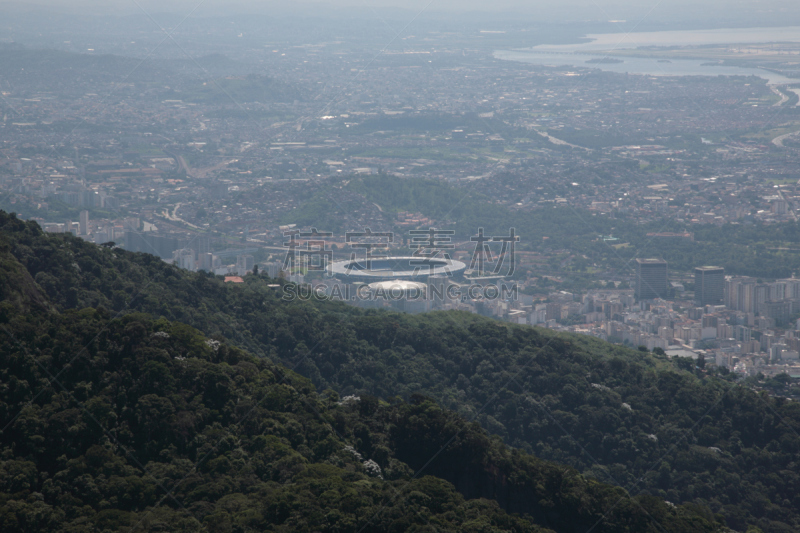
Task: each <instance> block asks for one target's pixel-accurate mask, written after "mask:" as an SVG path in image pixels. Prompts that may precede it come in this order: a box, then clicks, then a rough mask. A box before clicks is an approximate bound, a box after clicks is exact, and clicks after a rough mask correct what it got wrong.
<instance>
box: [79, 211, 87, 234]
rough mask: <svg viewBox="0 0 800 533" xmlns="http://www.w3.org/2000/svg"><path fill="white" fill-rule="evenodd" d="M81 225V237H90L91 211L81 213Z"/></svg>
mask: <svg viewBox="0 0 800 533" xmlns="http://www.w3.org/2000/svg"><path fill="white" fill-rule="evenodd" d="M79 224H80V232H81V235H89V211H85V210H84V211H81V215H80V222H79Z"/></svg>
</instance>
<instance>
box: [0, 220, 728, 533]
mask: <svg viewBox="0 0 800 533" xmlns="http://www.w3.org/2000/svg"><path fill="white" fill-rule="evenodd" d="M2 216H3V226H4V228H3V231H2V232H0V269H2V274H3V276H2V280H3V286H2V298H3V300H2V303H0V306H2V314H0V384H1V385H2V387H1V388H0V420H2V421H3V424H4V426H3V428H2V431H1V432H0V530H1V531H4V532H6V531H8V532H14V531H25V532H41V531H198V530H206V531H213V532H245V531H309V532H311V531H326V532H344V531H354V532H355V531H364V532H366V531H375V532H384V531H397V532H401V531H474V532H490V531H498V532H499V531H512V532H545V531H558V532H572V531H576V532H577V531H586V530H589V529H590V528H593V530H594V531H602V532H609V533H610V532H618V531H652V532H656V531H668V532H675V533H678V532H690V531H692V532H693V531H708V532H712V531H721V530H722V526H721V522H720V521H719V520H720V518H719V517H715V516H714V515H713V513H711V512H710V510H709V509H707V508H703V507H702V506H697V505H692V504H690V505H685V506H678V507H676V506H675V505H673V504H669V503H667V502H664V501H663V500H662V499H660V498H657V497H652V496H648V495H638V496H635V497H629V496H628V495H627V494H626V493H625V491H623V490H622V489H620V488H618V487H613V486H611V485H608V484H604V483H600V482H598V481H596V480H593V479H591V478H586V477H585V476H582V475H581V474H580V473H579V472H577V471H576V470H574V469H572V468H568V467H567V468H565V467H563V466H561V465H556V464H553V463H548V462H545V461H542V460H540V459H537V458H535V457H532V456H530V455H527V454H525V453H520V452H519V451H518V450H514V449H511V448H509V447H507V446H506V445H504V444H503V443H502V442H501V441H500V439H498V438H497V437H489V435H488V434H487V433H486V432H485V430H483V429H482V428H480V426H478V425H477V424H470V423H467V422H466V421H464V420H463V419H462V418H461V417H459V416H458V415H457V414H455V413H452V412H447V411H445V410H442V409H441V408H440V407H438V406H437V405H436V404H435V403H433V402H431V401H430V400H428V399H426V398H424V397H422V396H414V397H413V398H411V403H406V402H403V401H402V400H400V399H399V398H396V397H395V398H390V399H389V401H382V400H380V399H378V398H376V397H374V396H367V395H365V396H362V397H345V398H340V397H339V395H338V394H337V393H336V392H334V391H332V390H326V391H324V392H323V393H322V394H317V392H316V391H315V389H314V387H313V385H312V384H311V382H310V381H309V380H308V379H305V378H303V377H301V376H299V375H297V374H295V373H294V372H292V371H290V370H288V369H286V368H285V367H283V366H281V365H279V364H275V363H273V362H271V361H269V360H268V359H266V358H259V357H255V356H253V355H250V354H248V353H246V352H245V351H243V350H241V349H239V348H237V347H235V346H232V345H229V344H228V343H226V342H225V340H224V339H223V338H221V337H219V338H209V337H207V336H206V335H203V334H202V333H201V332H200V331H198V330H196V329H194V328H192V327H190V326H187V325H185V324H182V323H180V322H173V321H170V320H167V319H166V318H163V317H162V318H155V317H152V316H151V315H148V314H145V313H140V312H131V313H127V314H124V315H121V316H115V315H114V313H112V312H111V311H110V310H108V309H107V308H105V307H103V306H101V305H98V306H97V307H96V308H91V307H81V306H79V305H78V306H76V307H77V308H74V309H59V308H63V307H64V306H65V305H68V304H70V303H74V302H75V301H77V302H78V303H80V301H81V298H82V297H83V296H84V293H83V292H82V291H80V290H79V291H78V294H77V300H76V294H75V291H73V290H72V289H75V288H76V286H69V285H66V286H64V285H58V286H60V287H62V288H66V289H67V293H66V294H67V300H65V302H60V301H59V300H58V299H56V300H50V299H49V298H48V296H47V295H46V294H45V289H43V288H42V287H41V285H40V283H39V282H41V281H42V280H43V279H44V278H43V276H40V274H41V273H42V270H39V271H38V272H36V274H35V275H34V276H31V275H30V274H31V272H29V271H28V270H27V269H26V268H25V267H24V266H23V265H21V264H20V263H19V262H18V261H17V259H16V257H15V255H16V253H19V252H20V251H21V250H22V247H23V246H24V247H26V249H27V250H30V251H31V252H32V253H33V255H30V254H28V255H26V258H27V261H32V260H33V259H34V258H36V257H39V259H40V262H39V263H37V264H38V265H39V266H40V267H43V266H45V265H47V264H49V263H48V261H47V260H43V257H42V256H40V255H37V253H41V252H43V251H44V249H46V248H47V247H51V248H52V250H53V251H56V250H57V252H56V253H61V254H66V255H67V256H71V257H70V259H73V260H75V261H74V263H66V264H63V265H62V266H66V268H70V269H72V270H74V271H76V272H82V271H90V272H92V276H95V277H96V279H97V281H98V283H100V284H102V283H103V280H106V279H110V280H112V281H113V279H114V278H117V279H118V278H119V272H118V271H115V270H113V269H110V268H104V267H102V266H100V264H99V263H97V262H95V264H94V265H91V264H90V261H95V260H97V259H99V258H103V257H106V258H109V259H110V258H111V257H116V256H117V254H119V252H113V251H110V250H101V249H97V248H88V247H87V248H83V245H82V243H80V241H78V240H76V239H69V238H68V239H66V240H63V239H62V238H60V237H56V238H53V237H52V236H47V235H43V234H42V233H41V232H40V231H39V229H38V227H37V226H36V225H34V224H23V223H21V222H19V221H17V220H15V219H13V218H11V217H7V216H6V215H2ZM11 252H16V253H11ZM121 255H125V254H121ZM141 257H142V256H139V258H141ZM121 261H123V260H121V259H119V258H117V261H116V264H117V265H118V266H119V265H121ZM81 265H83V266H81ZM159 268H161V269H162V270H161V271H162V272H166V271H174V272H175V273H176V279H177V280H180V279H184V280H186V279H190V277H187V276H186V274H185V273H181V272H179V271H177V270H175V269H174V268H173V267H169V266H166V265H163V264H162V265H159ZM154 270H157V269H154ZM79 277H82V276H81V275H79ZM37 279H38V280H39V281H36V280H37ZM82 279H86V278H82ZM167 285H168V284H167ZM221 290H227V288H222V289H221ZM57 293H58V291H56V294H57ZM506 510H508V511H510V512H512V513H518V514H519V515H511V514H509V513H508V512H507V511H506ZM520 515H521V516H520Z"/></svg>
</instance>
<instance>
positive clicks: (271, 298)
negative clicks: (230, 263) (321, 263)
mask: <svg viewBox="0 0 800 533" xmlns="http://www.w3.org/2000/svg"><path fill="white" fill-rule="evenodd" d="M0 228H2V251H3V254H4V259H3V262H2V264H0V268H1V269H2V273H3V275H2V276H0V297H2V299H3V302H2V303H0V320H5V321H8V320H11V319H12V317H14V316H15V313H17V312H18V310H19V309H20V308H26V307H27V308H34V307H35V308H42V309H48V310H49V312H53V313H56V312H58V313H64V312H68V311H69V310H73V309H83V308H88V307H91V308H94V309H100V308H104V309H107V310H108V313H109V314H110V315H112V316H113V315H120V316H124V315H126V314H129V313H132V312H140V313H142V312H143V313H148V314H151V315H153V316H156V317H164V319H166V320H169V321H179V322H183V323H186V324H188V325H190V326H192V327H194V328H197V330H199V331H201V332H203V334H204V335H206V336H209V337H213V338H216V339H218V340H220V341H224V342H225V343H227V344H229V345H231V346H238V347H239V348H242V349H246V350H248V351H249V352H250V353H252V354H253V355H255V356H258V357H260V358H262V359H263V360H267V361H272V362H273V364H275V363H277V364H283V365H285V366H287V367H289V368H291V369H293V370H294V371H296V372H298V373H299V374H302V375H303V376H305V377H306V378H308V379H310V381H311V382H312V383H313V384H314V385H315V386H316V387H317V389H318V390H326V389H332V390H335V391H337V393H338V394H340V395H342V396H346V395H359V396H366V395H372V396H376V397H379V398H383V399H384V400H388V399H390V398H394V397H399V398H401V399H404V400H406V401H408V400H410V399H411V398H412V397H413V396H414V395H420V394H421V395H424V396H427V397H429V398H431V399H432V400H434V401H436V402H437V404H438V405H440V406H441V407H442V408H446V409H451V410H453V411H455V412H457V413H458V414H459V415H460V416H462V417H464V418H465V419H466V420H470V421H476V422H478V423H479V424H480V425H481V426H483V428H485V429H486V430H488V431H489V432H490V433H492V434H494V435H497V436H499V437H501V438H502V440H503V441H504V442H505V443H506V444H507V445H511V446H513V447H514V448H515V449H518V450H521V451H523V452H524V453H534V454H536V455H537V456H538V457H540V458H541V459H545V460H553V461H557V462H559V463H563V464H566V465H569V466H570V467H571V468H574V469H576V471H577V472H579V473H580V474H581V475H582V476H583V477H584V478H585V479H595V480H598V481H600V482H603V483H611V484H614V485H618V486H621V487H624V488H626V489H627V490H629V491H630V492H631V493H632V494H637V495H641V496H642V497H644V496H648V497H652V498H656V499H657V500H658V501H665V500H666V501H670V502H673V503H675V504H679V505H680V504H692V505H699V506H700V507H701V508H707V509H710V512H712V513H715V514H717V515H721V516H723V517H724V520H725V522H726V523H727V525H728V526H729V527H731V528H733V529H735V530H738V531H745V530H746V529H747V528H748V527H749V526H757V527H759V528H761V530H762V531H764V532H782V531H795V530H797V529H798V528H799V527H800V496H798V494H799V493H798V491H797V487H798V486H799V485H800V475H798V473H797V465H798V464H800V463H799V461H800V438H799V437H798V433H797V430H798V428H800V406H798V405H797V404H796V403H795V402H790V401H786V400H783V399H781V398H776V397H770V396H768V395H767V394H766V393H757V392H754V391H752V390H751V389H750V388H749V387H747V386H745V385H743V384H739V383H737V382H736V380H734V378H733V376H731V375H725V376H723V375H716V374H709V373H707V372H705V371H701V370H699V369H696V368H693V365H691V364H690V365H688V366H685V365H684V364H683V362H682V361H681V362H679V364H678V365H676V364H675V363H674V362H671V361H668V360H666V359H665V358H659V357H658V356H656V355H654V354H649V353H646V352H640V351H634V350H629V349H626V348H623V347H619V346H615V345H612V344H609V343H605V342H602V341H599V340H596V339H592V338H590V337H584V336H575V335H564V334H556V333H554V332H551V331H549V330H543V329H540V328H530V327H523V326H515V325H510V324H505V323H500V322H496V321H493V320H490V319H486V318H483V317H479V316H476V315H470V314H465V313H455V312H447V313H431V314H426V315H404V314H397V313H389V312H376V311H364V310H360V309H356V308H352V307H349V306H346V305H343V304H339V303H333V302H303V301H291V302H287V301H283V300H282V299H281V294H282V293H281V290H280V289H277V290H276V289H274V288H271V287H269V286H268V285H269V283H271V282H272V281H273V280H268V279H264V278H261V277H259V276H247V277H246V279H245V283H244V284H240V285H238V286H234V285H232V284H228V285H226V284H224V283H222V282H221V280H219V279H217V278H214V277H213V276H212V277H209V276H206V275H203V274H198V273H195V274H192V273H189V272H186V271H181V270H179V269H177V268H175V267H173V266H170V265H167V264H165V263H164V262H163V261H161V260H160V259H158V258H155V257H153V256H149V255H146V254H132V253H129V252H125V251H123V250H119V249H113V250H112V249H105V248H100V247H96V246H94V245H92V244H89V243H85V242H83V241H81V240H79V239H76V238H73V237H71V236H63V235H51V234H43V233H42V232H41V230H39V228H38V226H36V225H35V224H33V223H23V222H21V221H19V220H16V219H15V218H13V217H11V216H8V215H5V214H3V215H2V219H0ZM87 342H88V340H87ZM23 401H24V400H23ZM403 461H404V462H405V463H406V464H408V465H414V464H415V463H414V460H413V459H412V458H409V457H405V456H403ZM411 468H416V466H411ZM451 481H452V482H454V483H455V484H456V486H458V487H459V490H462V491H463V490H465V489H464V487H463V486H461V485H459V484H458V483H457V482H456V481H454V480H451ZM470 494H471V493H470ZM488 496H489V497H492V498H496V499H498V501H501V502H503V499H502V498H500V497H498V496H497V495H488ZM506 508H508V507H506Z"/></svg>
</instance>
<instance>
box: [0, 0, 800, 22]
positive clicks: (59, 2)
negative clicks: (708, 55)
mask: <svg viewBox="0 0 800 533" xmlns="http://www.w3.org/2000/svg"><path fill="white" fill-rule="evenodd" d="M137 3H138V4H139V5H141V6H142V7H144V8H145V9H148V10H151V9H156V10H162V11H177V12H188V11H190V10H192V9H193V8H195V7H197V6H198V5H199V6H200V7H199V8H198V11H199V12H205V11H209V10H214V11H217V10H230V11H243V12H248V11H252V12H268V11H270V10H274V9H287V8H289V9H291V8H292V7H295V8H307V7H314V6H327V7H339V8H341V7H363V8H369V7H373V8H375V7H396V8H402V9H409V10H417V11H419V10H422V9H424V8H426V6H427V9H432V10H450V11H452V10H456V11H475V10H477V11H488V12H503V11H517V12H520V11H522V12H527V13H536V12H537V11H541V12H561V13H564V14H568V13H571V14H572V15H573V16H576V17H581V16H587V17H592V18H593V17H594V15H593V14H594V13H603V12H617V13H621V12H630V13H641V12H648V11H651V10H652V11H653V12H659V13H667V12H669V13H676V14H677V13H680V12H682V11H683V12H685V11H686V10H689V12H691V11H702V12H708V11H712V10H714V9H718V10H719V12H720V14H723V13H725V12H728V11H730V10H732V9H733V10H737V11H747V10H753V11H785V10H791V11H796V10H797V4H798V3H800V2H798V1H797V0H560V1H558V2H552V1H540V0H489V1H487V0H432V1H431V0H282V1H271V0H264V1H262V0H231V1H221V0H205V1H203V0H33V1H19V0H17V1H9V0H0V6H3V5H26V6H35V5H47V6H53V7H58V8H61V9H64V10H70V11H71V10H76V9H80V10H87V9H89V10H96V11H103V12H108V11H116V12H120V13H123V12H130V11H135V10H137V9H138V7H137Z"/></svg>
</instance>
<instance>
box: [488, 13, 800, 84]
mask: <svg viewBox="0 0 800 533" xmlns="http://www.w3.org/2000/svg"><path fill="white" fill-rule="evenodd" d="M587 39H591V40H590V41H589V42H586V43H581V44H569V45H540V46H535V47H533V48H528V49H519V50H499V51H497V52H495V57H497V58H498V59H505V60H509V61H521V62H524V63H533V64H536V65H552V66H568V67H571V68H579V67H580V68H596V69H600V70H604V71H608V72H618V73H628V74H644V75H649V76H758V77H760V78H763V79H766V80H767V82H768V83H770V84H773V85H783V84H789V83H800V79H795V78H787V77H786V76H782V75H780V74H777V73H774V72H770V71H768V70H764V69H758V68H740V67H734V66H718V65H713V64H709V63H713V62H711V61H709V60H707V59H669V61H664V59H655V58H645V57H619V58H618V59H620V60H621V61H622V62H620V63H587V61H589V60H591V59H593V58H597V57H598V55H602V54H601V53H602V52H608V51H612V50H621V49H631V48H639V47H645V46H662V47H666V46H699V45H720V44H760V43H780V42H784V43H785V42H800V26H787V27H782V28H737V29H719V30H686V31H658V32H641V33H630V34H624V33H607V34H596V35H588V36H587ZM615 59H616V58H615ZM798 60H800V57H798Z"/></svg>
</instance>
